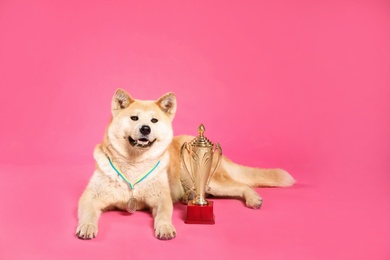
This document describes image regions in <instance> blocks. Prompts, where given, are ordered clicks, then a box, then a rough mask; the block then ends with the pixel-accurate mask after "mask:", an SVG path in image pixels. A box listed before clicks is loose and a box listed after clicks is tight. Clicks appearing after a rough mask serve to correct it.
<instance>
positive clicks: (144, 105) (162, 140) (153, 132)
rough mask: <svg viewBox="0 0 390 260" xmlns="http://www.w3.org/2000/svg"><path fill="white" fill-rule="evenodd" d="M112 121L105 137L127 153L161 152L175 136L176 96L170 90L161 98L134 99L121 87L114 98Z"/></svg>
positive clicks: (115, 146) (116, 147) (118, 149)
mask: <svg viewBox="0 0 390 260" xmlns="http://www.w3.org/2000/svg"><path fill="white" fill-rule="evenodd" d="M111 113H112V121H111V123H110V125H109V127H108V129H107V134H106V138H107V139H108V140H107V141H108V142H109V143H110V145H111V146H112V147H113V148H114V149H115V150H116V151H118V152H119V153H121V154H122V155H124V156H129V155H134V154H138V155H141V154H145V153H148V157H154V156H159V155H161V154H162V153H163V152H164V151H165V150H166V149H167V147H168V145H169V144H170V143H171V141H172V138H173V130H172V120H173V118H174V116H175V113H176V97H175V95H174V94H173V93H167V94H165V95H164V96H162V97H161V98H159V99H158V100H155V101H145V100H135V99H132V98H131V97H130V95H129V94H128V93H127V92H126V91H124V90H122V89H118V90H117V91H116V92H115V94H114V97H113V99H112V105H111Z"/></svg>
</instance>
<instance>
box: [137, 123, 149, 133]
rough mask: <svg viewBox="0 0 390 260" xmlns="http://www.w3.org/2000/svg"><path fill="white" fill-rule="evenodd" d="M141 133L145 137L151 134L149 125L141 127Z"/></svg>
mask: <svg viewBox="0 0 390 260" xmlns="http://www.w3.org/2000/svg"><path fill="white" fill-rule="evenodd" d="M139 131H140V132H141V134H143V135H148V134H150V127H149V126H147V125H143V126H141V128H140V129H139Z"/></svg>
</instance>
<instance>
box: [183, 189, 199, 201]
mask: <svg viewBox="0 0 390 260" xmlns="http://www.w3.org/2000/svg"><path fill="white" fill-rule="evenodd" d="M195 197H196V193H195V191H194V190H188V191H187V192H186V193H184V195H183V197H182V199H181V201H182V202H183V203H184V204H186V205H187V204H188V202H189V201H191V200H193V199H195Z"/></svg>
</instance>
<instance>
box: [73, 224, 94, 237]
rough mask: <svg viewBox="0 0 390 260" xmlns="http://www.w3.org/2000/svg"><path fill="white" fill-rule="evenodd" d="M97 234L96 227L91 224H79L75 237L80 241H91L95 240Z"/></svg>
mask: <svg viewBox="0 0 390 260" xmlns="http://www.w3.org/2000/svg"><path fill="white" fill-rule="evenodd" d="M97 232H98V228H97V226H96V225H94V224H91V223H86V224H80V225H79V226H78V227H77V230H76V236H77V237H78V238H80V239H92V238H95V237H96V235H97Z"/></svg>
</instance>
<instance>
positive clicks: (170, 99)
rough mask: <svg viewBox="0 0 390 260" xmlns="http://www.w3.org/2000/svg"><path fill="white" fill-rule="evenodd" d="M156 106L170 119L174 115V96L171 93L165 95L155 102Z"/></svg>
mask: <svg viewBox="0 0 390 260" xmlns="http://www.w3.org/2000/svg"><path fill="white" fill-rule="evenodd" d="M156 103H157V105H158V106H159V107H160V108H161V110H162V111H163V112H165V113H166V114H167V115H168V116H169V117H170V118H171V119H173V117H174V116H175V114H176V96H175V94H173V93H172V92H170V93H167V94H165V95H164V96H162V97H160V98H159V99H158V100H157V101H156Z"/></svg>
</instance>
